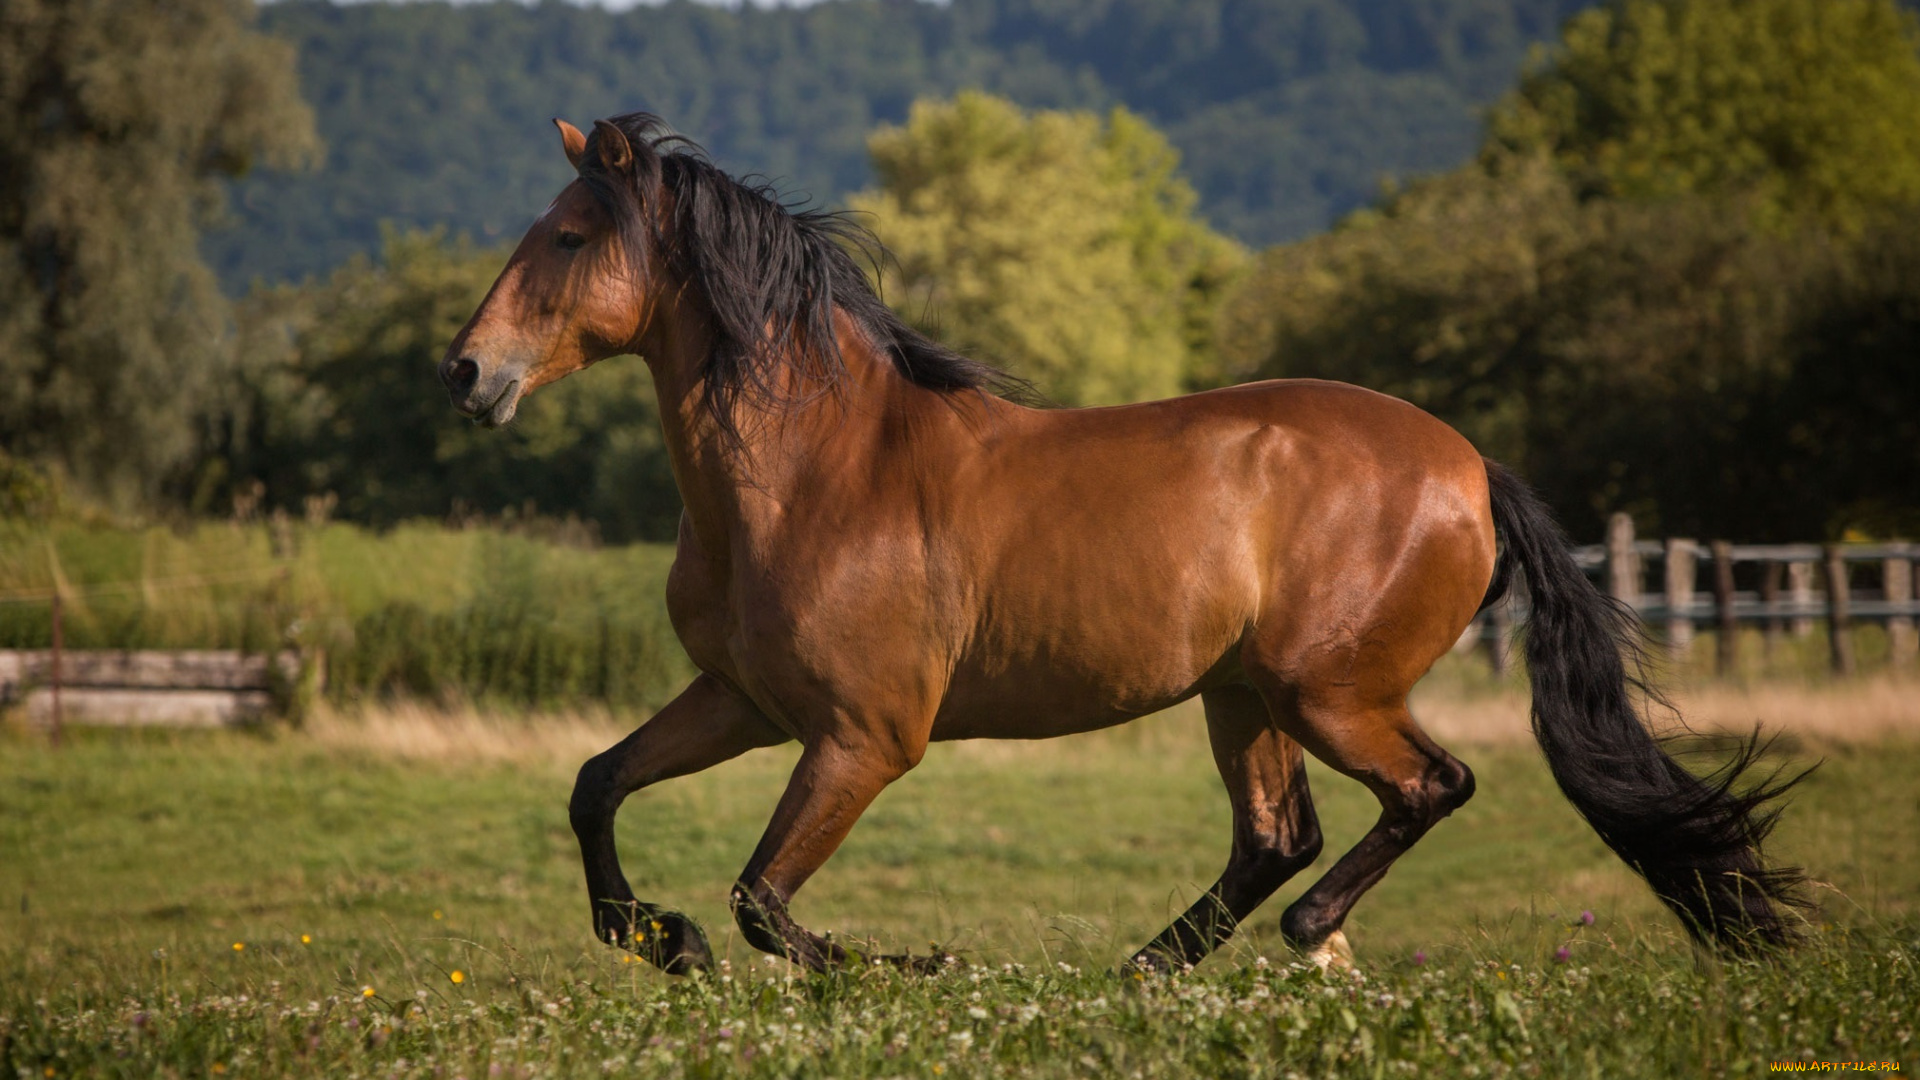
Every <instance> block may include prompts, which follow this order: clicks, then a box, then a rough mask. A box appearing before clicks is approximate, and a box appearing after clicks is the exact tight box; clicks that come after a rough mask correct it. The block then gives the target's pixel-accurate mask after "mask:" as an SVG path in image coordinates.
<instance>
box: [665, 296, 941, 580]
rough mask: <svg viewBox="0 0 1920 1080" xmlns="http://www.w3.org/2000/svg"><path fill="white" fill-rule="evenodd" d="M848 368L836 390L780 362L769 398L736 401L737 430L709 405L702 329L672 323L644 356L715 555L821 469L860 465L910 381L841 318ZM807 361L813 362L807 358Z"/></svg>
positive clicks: (679, 471)
mask: <svg viewBox="0 0 1920 1080" xmlns="http://www.w3.org/2000/svg"><path fill="white" fill-rule="evenodd" d="M837 321H838V322H839V324H840V325H839V326H837V327H836V329H837V330H838V331H839V335H838V336H839V339H840V343H841V346H842V354H843V356H844V358H845V365H846V373H845V375H844V376H842V378H841V379H840V381H839V383H838V384H837V385H835V386H834V387H832V388H831V389H829V388H827V387H824V386H822V385H821V384H820V383H819V382H818V381H815V380H809V379H806V378H804V377H802V376H800V375H799V374H797V372H798V371H799V370H800V369H801V367H802V365H790V366H787V367H784V368H782V369H781V374H780V375H779V376H778V377H776V379H775V380H773V383H772V386H771V387H770V389H771V390H772V391H773V394H772V395H771V398H770V399H762V398H761V397H760V396H759V395H756V394H753V393H751V392H742V393H741V394H739V395H738V396H737V397H736V398H735V399H734V400H733V401H732V402H731V404H730V411H731V417H732V420H733V427H734V430H735V432H737V434H738V437H737V438H735V437H734V435H733V434H730V433H729V432H727V431H726V430H724V429H723V428H722V426H721V424H720V422H719V420H718V418H716V417H715V416H714V414H713V412H712V410H711V409H710V408H709V407H708V401H707V391H706V386H705V384H704V382H703V381H702V379H701V377H700V371H701V369H702V366H703V363H702V362H703V361H704V359H705V356H706V350H707V349H708V348H710V344H709V338H708V337H707V335H706V334H705V333H704V332H703V331H701V330H700V329H698V328H697V327H692V328H689V327H678V328H676V327H668V328H665V330H666V332H665V334H664V335H663V340H661V341H660V342H658V343H656V344H654V345H653V346H652V347H651V348H650V349H648V350H647V351H646V353H645V355H646V356H647V358H648V365H649V367H651V368H652V370H653V378H654V388H655V392H656V395H657V397H658V399H659V402H660V413H661V425H662V428H663V433H664V438H665V442H666V447H667V454H668V457H669V459H670V460H671V462H672V465H673V473H674V480H675V482H676V483H677V484H678V486H679V488H680V498H681V500H682V502H683V503H684V504H685V505H686V509H687V514H688V517H689V519H690V522H691V524H692V526H693V529H694V532H695V534H696V537H697V538H698V539H699V541H700V542H701V545H702V546H703V547H704V548H706V549H707V550H708V551H709V552H712V553H714V554H719V553H721V552H724V551H727V550H729V549H730V548H731V546H732V544H733V543H734V542H735V541H736V540H741V539H747V540H749V541H751V539H752V537H753V536H755V535H756V534H762V533H764V532H765V531H766V530H767V529H768V528H769V527H770V526H771V525H772V524H773V522H774V520H775V519H777V518H778V517H779V516H780V515H782V514H784V512H785V508H786V507H787V506H788V505H789V503H790V500H791V498H792V497H793V495H794V494H795V492H796V490H797V489H798V488H799V487H801V486H802V485H805V484H808V483H811V482H813V481H814V480H816V479H817V478H818V474H819V472H820V471H821V470H822V469H827V468H838V469H843V470H851V469H859V468H862V465H861V462H862V460H863V458H864V457H865V456H868V455H869V454H870V453H871V451H872V448H874V447H877V446H878V445H879V443H880V442H881V439H882V434H881V433H882V429H883V427H884V425H885V424H887V423H888V422H889V419H890V416H891V414H893V413H895V412H897V411H898V410H900V409H902V408H904V407H907V406H908V405H909V403H910V399H911V398H912V396H913V392H916V391H917V392H918V393H919V394H921V395H925V394H927V393H929V392H928V391H924V390H919V388H917V387H913V386H912V385H911V384H910V383H908V382H907V381H906V380H905V379H904V378H902V377H901V376H900V375H899V374H898V373H896V372H895V371H894V370H893V368H892V365H891V363H890V362H888V361H887V360H886V358H884V357H883V356H881V355H879V354H877V353H876V352H875V351H874V350H873V349H871V348H870V347H869V346H868V345H867V343H866V338H865V335H864V334H862V333H860V332H859V330H858V329H857V328H856V327H853V326H852V325H850V323H849V322H848V321H846V320H845V319H844V318H843V317H842V318H839V319H838V320H837ZM809 366H810V365H809Z"/></svg>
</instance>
